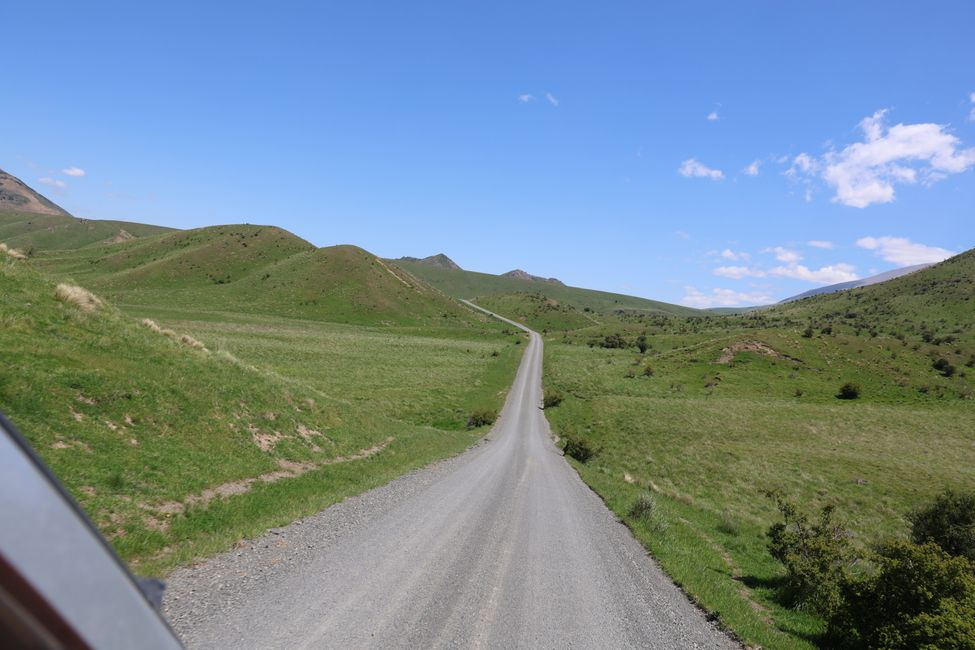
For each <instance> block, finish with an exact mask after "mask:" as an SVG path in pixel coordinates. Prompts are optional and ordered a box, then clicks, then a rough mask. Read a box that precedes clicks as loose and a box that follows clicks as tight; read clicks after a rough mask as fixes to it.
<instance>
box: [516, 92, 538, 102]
mask: <svg viewBox="0 0 975 650" xmlns="http://www.w3.org/2000/svg"><path fill="white" fill-rule="evenodd" d="M518 101H519V102H521V103H522V104H527V103H528V102H533V101H535V95H530V94H528V93H524V94H523V95H518Z"/></svg>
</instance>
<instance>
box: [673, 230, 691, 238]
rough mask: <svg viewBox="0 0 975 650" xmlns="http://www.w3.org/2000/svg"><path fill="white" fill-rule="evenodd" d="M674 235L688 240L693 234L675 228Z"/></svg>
mask: <svg viewBox="0 0 975 650" xmlns="http://www.w3.org/2000/svg"><path fill="white" fill-rule="evenodd" d="M674 236H675V237H678V238H679V239H683V240H688V239H690V238H691V236H690V235H689V234H687V233H686V232H684V231H683V230H675V231H674Z"/></svg>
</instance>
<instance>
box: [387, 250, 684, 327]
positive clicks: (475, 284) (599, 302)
mask: <svg viewBox="0 0 975 650" xmlns="http://www.w3.org/2000/svg"><path fill="white" fill-rule="evenodd" d="M388 263H391V264H396V265H397V266H399V267H401V268H403V269H405V270H407V271H409V272H410V273H412V274H413V275H415V276H417V277H419V278H421V279H422V280H424V281H426V282H427V283H429V284H431V285H433V286H434V287H437V288H438V289H440V290H441V291H443V292H444V293H446V294H448V295H451V296H454V297H455V298H464V299H465V300H475V299H482V298H484V297H487V296H496V295H504V294H522V293H531V294H538V295H541V296H544V297H546V298H550V299H552V300H555V301H557V302H558V303H560V304H563V305H567V306H569V305H571V306H572V307H574V308H575V309H578V310H583V309H585V308H587V307H588V308H589V309H590V310H592V311H594V312H600V313H610V312H613V311H616V310H625V311H632V312H638V313H644V314H671V315H675V316H692V315H695V314H700V313H702V312H700V311H699V310H697V309H692V308H690V307H681V306H680V305H671V304H669V303H665V302H659V301H656V300H648V299H646V298H637V297H635V296H625V295H622V294H618V293H609V292H606V291H594V290H592V289H581V288H578V287H569V286H565V285H563V284H558V283H554V282H546V281H543V280H523V279H519V278H511V277H503V276H500V275H491V274H489V273H477V272H475V271H464V270H460V269H449V268H443V267H439V266H435V265H430V264H424V263H422V262H408V261H403V260H396V261H395V262H392V261H388Z"/></svg>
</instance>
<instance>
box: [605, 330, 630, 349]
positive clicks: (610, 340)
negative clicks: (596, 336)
mask: <svg viewBox="0 0 975 650" xmlns="http://www.w3.org/2000/svg"><path fill="white" fill-rule="evenodd" d="M599 347H601V348H607V349H620V350H621V349H623V348H625V347H627V344H626V339H624V338H623V337H622V336H620V335H619V334H607V335H606V336H604V337H603V340H602V341H600V342H599Z"/></svg>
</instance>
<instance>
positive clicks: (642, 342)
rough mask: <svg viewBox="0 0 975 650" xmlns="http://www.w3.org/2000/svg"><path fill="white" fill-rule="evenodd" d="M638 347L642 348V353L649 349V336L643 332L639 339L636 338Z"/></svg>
mask: <svg viewBox="0 0 975 650" xmlns="http://www.w3.org/2000/svg"><path fill="white" fill-rule="evenodd" d="M636 347H637V349H638V350H640V354H645V353H646V351H647V348H648V347H650V346H649V345H648V344H647V337H646V336H644V335H643V334H641V335H640V336H638V337H637V339H636Z"/></svg>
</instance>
